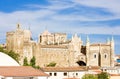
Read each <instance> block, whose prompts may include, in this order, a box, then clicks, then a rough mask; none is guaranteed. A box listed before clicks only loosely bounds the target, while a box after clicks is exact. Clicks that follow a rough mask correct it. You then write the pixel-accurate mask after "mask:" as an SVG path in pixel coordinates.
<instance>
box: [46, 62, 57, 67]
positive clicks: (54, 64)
mask: <svg viewBox="0 0 120 79" xmlns="http://www.w3.org/2000/svg"><path fill="white" fill-rule="evenodd" d="M55 66H56V63H55V62H51V63H49V64H48V65H47V67H55Z"/></svg>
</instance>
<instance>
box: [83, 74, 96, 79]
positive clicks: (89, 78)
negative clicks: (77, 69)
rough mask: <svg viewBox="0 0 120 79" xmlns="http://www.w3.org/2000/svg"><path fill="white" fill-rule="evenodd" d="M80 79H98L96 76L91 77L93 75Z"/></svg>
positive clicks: (86, 75)
mask: <svg viewBox="0 0 120 79" xmlns="http://www.w3.org/2000/svg"><path fill="white" fill-rule="evenodd" d="M82 79H98V78H97V75H93V74H85V75H84V76H83V77H82Z"/></svg>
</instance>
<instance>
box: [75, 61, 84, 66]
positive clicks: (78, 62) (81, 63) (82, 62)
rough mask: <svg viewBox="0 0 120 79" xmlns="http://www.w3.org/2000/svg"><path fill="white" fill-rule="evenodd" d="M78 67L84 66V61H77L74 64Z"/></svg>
mask: <svg viewBox="0 0 120 79" xmlns="http://www.w3.org/2000/svg"><path fill="white" fill-rule="evenodd" d="M76 63H77V64H78V65H79V66H86V63H85V62H84V61H77V62H76Z"/></svg>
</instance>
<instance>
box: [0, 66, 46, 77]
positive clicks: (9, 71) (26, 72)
mask: <svg viewBox="0 0 120 79" xmlns="http://www.w3.org/2000/svg"><path fill="white" fill-rule="evenodd" d="M0 75H1V76H5V77H21V76H22V77H27V76H48V75H47V74H46V73H44V72H42V71H40V70H38V69H34V68H32V67H30V66H0Z"/></svg>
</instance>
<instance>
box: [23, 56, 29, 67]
mask: <svg viewBox="0 0 120 79" xmlns="http://www.w3.org/2000/svg"><path fill="white" fill-rule="evenodd" d="M23 66H29V64H28V60H27V57H25V58H24V60H23Z"/></svg>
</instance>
